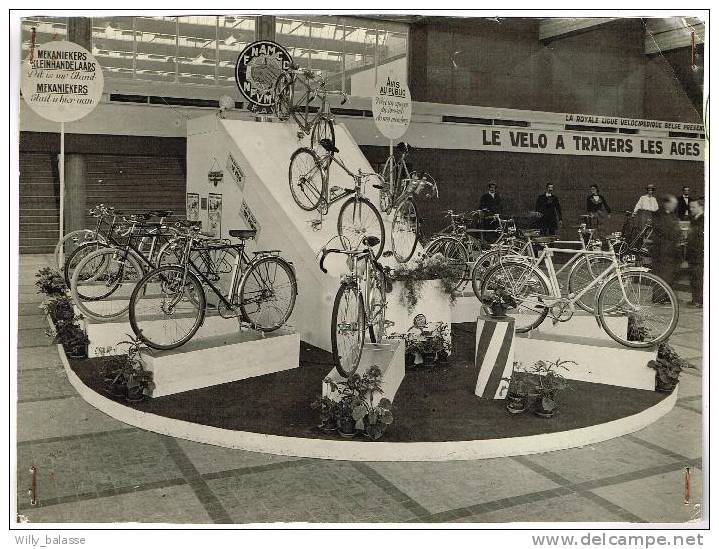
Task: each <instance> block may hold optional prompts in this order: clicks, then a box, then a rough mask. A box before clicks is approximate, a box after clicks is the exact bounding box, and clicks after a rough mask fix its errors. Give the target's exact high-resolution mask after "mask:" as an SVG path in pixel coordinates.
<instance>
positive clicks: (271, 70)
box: [235, 40, 292, 107]
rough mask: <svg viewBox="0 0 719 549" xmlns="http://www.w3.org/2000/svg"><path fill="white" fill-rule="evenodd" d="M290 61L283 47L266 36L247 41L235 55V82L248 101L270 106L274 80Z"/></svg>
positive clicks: (260, 105)
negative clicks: (248, 42)
mask: <svg viewBox="0 0 719 549" xmlns="http://www.w3.org/2000/svg"><path fill="white" fill-rule="evenodd" d="M291 64H292V57H291V56H290V54H289V53H288V52H287V50H286V49H285V48H283V47H282V46H280V45H279V44H277V43H276V42H272V41H270V40H258V41H257V42H252V43H251V44H248V45H247V47H245V49H244V50H242V52H241V53H240V55H239V56H238V57H237V64H236V65H235V82H236V83H237V87H238V88H239V89H240V93H242V95H243V96H244V97H245V99H247V101H249V102H250V103H251V104H252V105H254V106H256V107H271V106H272V104H273V103H274V97H273V96H272V90H273V88H274V86H275V81H276V80H277V77H278V76H279V75H280V73H281V72H282V71H284V70H287V69H289V68H290V65H291Z"/></svg>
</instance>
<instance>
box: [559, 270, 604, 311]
mask: <svg viewBox="0 0 719 549" xmlns="http://www.w3.org/2000/svg"><path fill="white" fill-rule="evenodd" d="M613 263H614V262H613V261H612V259H611V258H610V257H604V256H594V257H590V256H584V257H581V258H580V259H578V260H577V261H576V263H574V265H572V269H571V270H570V271H569V280H568V282H567V289H568V290H569V293H570V294H574V295H577V294H578V293H579V292H581V291H582V290H584V289H585V288H586V287H588V286H589V285H590V284H591V283H592V282H594V281H595V280H596V278H597V277H598V276H599V275H600V274H602V273H603V272H604V271H606V270H607V268H609V267H611V266H612V265H613ZM600 287H601V286H600V285H598V284H597V285H595V286H593V287H592V288H590V289H589V290H587V291H586V292H585V293H584V294H583V295H582V297H580V298H579V299H578V300H577V301H575V303H576V304H577V305H579V307H580V308H581V309H583V310H585V311H586V312H588V313H594V301H595V299H596V297H597V293H598V292H599V289H600Z"/></svg>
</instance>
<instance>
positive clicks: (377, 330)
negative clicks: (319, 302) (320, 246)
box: [320, 235, 392, 377]
mask: <svg viewBox="0 0 719 549" xmlns="http://www.w3.org/2000/svg"><path fill="white" fill-rule="evenodd" d="M378 240H379V239H378V238H377V237H376V236H372V235H370V236H367V237H364V238H363V239H362V245H363V246H364V247H363V248H362V249H350V250H340V249H337V248H334V249H326V250H323V251H322V257H321V259H320V269H321V270H322V272H324V273H326V272H327V270H326V269H325V267H324V262H325V258H326V257H327V256H328V255H329V254H345V255H346V256H347V262H348V266H349V271H348V272H347V274H345V275H344V276H343V277H342V279H341V282H340V287H339V289H338V290H337V295H336V296H335V301H334V305H333V307H332V327H331V332H330V336H331V339H332V358H333V361H334V364H335V367H336V368H337V371H338V372H339V373H340V375H342V376H344V377H350V376H351V375H352V374H354V373H355V372H356V371H357V367H358V366H359V363H360V359H361V358H362V348H363V347H364V342H365V331H369V337H370V340H371V341H372V343H381V342H382V340H383V339H384V337H385V335H386V333H387V327H388V326H389V325H391V324H392V322H391V321H388V320H387V319H386V311H387V286H386V284H387V279H386V273H385V268H384V267H383V266H382V265H380V263H379V262H378V261H377V259H376V258H375V257H374V255H373V253H372V248H373V247H375V246H377V244H378Z"/></svg>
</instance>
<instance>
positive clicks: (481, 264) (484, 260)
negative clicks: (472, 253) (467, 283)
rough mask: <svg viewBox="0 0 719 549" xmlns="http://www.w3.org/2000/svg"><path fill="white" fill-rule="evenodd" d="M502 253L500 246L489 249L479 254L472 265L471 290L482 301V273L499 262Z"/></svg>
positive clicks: (484, 273)
mask: <svg viewBox="0 0 719 549" xmlns="http://www.w3.org/2000/svg"><path fill="white" fill-rule="evenodd" d="M502 254H503V250H501V249H500V248H497V249H494V250H490V251H488V252H486V253H484V254H483V255H480V256H479V257H478V258H477V261H475V262H474V265H472V272H471V274H470V278H471V279H472V291H473V292H474V295H475V296H476V297H477V299H479V300H480V301H482V280H484V275H486V274H487V271H489V269H490V268H491V267H494V266H495V265H496V264H497V263H499V260H500V258H501V257H502Z"/></svg>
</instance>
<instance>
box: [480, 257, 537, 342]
mask: <svg viewBox="0 0 719 549" xmlns="http://www.w3.org/2000/svg"><path fill="white" fill-rule="evenodd" d="M499 288H501V289H502V290H503V291H506V292H507V293H509V295H510V296H511V297H512V298H513V299H514V302H515V303H514V306H513V307H509V308H508V309H507V314H508V315H509V316H511V317H513V318H514V331H515V332H519V333H522V332H528V331H530V330H533V329H535V328H536V327H537V326H539V325H540V324H541V323H542V322H543V321H544V319H545V318H546V317H547V313H548V312H549V309H548V308H547V307H546V306H545V305H544V303H543V302H542V297H541V296H547V295H548V294H549V288H548V285H547V283H546V281H545V277H544V275H543V274H542V272H541V271H540V270H539V269H537V268H536V267H533V266H532V265H530V264H528V263H524V262H522V261H512V260H502V261H500V262H499V263H497V264H496V265H495V266H494V267H491V268H490V269H489V271H487V274H486V275H485V276H484V280H482V291H481V296H482V298H481V300H482V302H483V303H484V302H485V301H487V300H491V299H492V298H493V295H494V292H495V291H496V290H497V289H499Z"/></svg>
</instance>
